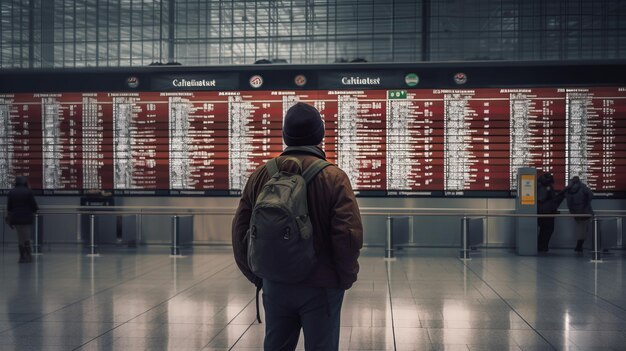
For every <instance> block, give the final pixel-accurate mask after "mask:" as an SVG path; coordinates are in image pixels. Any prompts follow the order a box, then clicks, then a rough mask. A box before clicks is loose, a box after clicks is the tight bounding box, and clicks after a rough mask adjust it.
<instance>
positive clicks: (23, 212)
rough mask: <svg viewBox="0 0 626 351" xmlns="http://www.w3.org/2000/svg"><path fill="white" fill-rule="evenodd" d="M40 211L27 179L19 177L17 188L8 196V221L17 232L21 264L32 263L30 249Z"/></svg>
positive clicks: (16, 179) (16, 181)
mask: <svg viewBox="0 0 626 351" xmlns="http://www.w3.org/2000/svg"><path fill="white" fill-rule="evenodd" d="M38 210H39V206H37V201H35V196H34V195H33V192H32V191H31V190H30V188H29V187H28V181H27V179H26V177H23V176H17V177H16V178H15V187H14V188H13V189H11V191H10V192H9V195H8V196H7V221H8V223H9V226H10V227H11V229H13V228H15V230H16V231H17V239H18V245H19V249H20V260H19V261H18V262H19V263H24V262H32V260H33V259H32V252H31V247H30V238H31V230H32V226H33V222H34V218H35V213H37V211H38Z"/></svg>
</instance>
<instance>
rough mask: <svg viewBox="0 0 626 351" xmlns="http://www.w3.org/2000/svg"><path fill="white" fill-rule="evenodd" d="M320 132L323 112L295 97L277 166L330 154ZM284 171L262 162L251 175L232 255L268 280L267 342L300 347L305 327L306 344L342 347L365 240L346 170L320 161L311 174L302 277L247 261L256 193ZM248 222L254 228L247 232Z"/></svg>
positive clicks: (288, 168)
mask: <svg viewBox="0 0 626 351" xmlns="http://www.w3.org/2000/svg"><path fill="white" fill-rule="evenodd" d="M323 138H324V124H323V122H322V119H321V116H320V113H319V112H318V111H317V110H316V109H315V108H314V107H313V106H311V105H308V104H304V103H297V104H295V105H294V106H293V107H291V108H290V109H289V110H288V111H287V113H286V115H285V119H284V122H283V140H284V142H285V144H286V145H287V148H286V149H285V150H284V152H283V153H282V155H281V156H280V157H278V158H277V159H276V162H277V165H276V167H277V169H278V170H280V171H282V172H288V173H289V174H298V171H300V172H303V174H304V173H306V172H305V171H306V170H307V169H309V167H312V166H313V165H314V164H315V163H320V161H319V160H324V159H325V158H326V155H325V153H324V151H323V150H322V149H321V147H320V145H321V142H322V140H323ZM298 163H301V168H299V166H298ZM268 165H269V163H268ZM272 168H273V167H272ZM282 172H275V173H273V174H274V176H272V174H270V172H269V171H268V166H262V167H259V168H258V169H257V170H256V171H254V173H252V175H251V176H250V178H249V179H248V182H247V184H246V186H245V188H244V190H243V194H242V197H241V200H240V202H239V206H238V208H237V211H236V213H235V217H234V219H233V228H232V229H233V230H232V243H233V251H234V256H235V261H236V263H237V265H238V267H239V269H240V270H241V272H242V273H243V274H244V275H245V276H246V277H247V278H248V280H250V282H252V283H254V284H255V285H257V289H259V288H260V287H261V286H262V288H263V306H264V309H265V340H264V349H265V350H285V351H286V350H295V348H296V345H297V344H298V339H299V336H300V331H301V330H302V331H303V333H304V346H305V349H306V350H325V351H332V350H338V349H339V331H340V328H339V325H340V315H341V305H342V303H343V298H344V293H345V291H346V290H347V289H349V288H350V287H351V286H352V284H353V283H354V282H355V281H356V280H357V274H358V272H359V263H358V260H357V259H358V257H359V252H360V249H361V247H362V244H363V227H362V222H361V215H360V212H359V207H358V204H357V202H356V198H355V195H354V192H353V191H352V187H351V184H350V179H348V176H347V175H346V173H345V172H344V171H342V170H341V169H339V167H337V166H335V165H328V166H326V167H325V168H323V169H322V170H321V171H319V172H318V173H317V175H316V176H315V177H313V178H312V180H310V182H309V183H308V186H307V193H306V198H307V201H306V202H307V203H308V212H309V218H310V220H311V224H312V238H313V247H314V253H315V257H316V264H314V265H313V268H312V270H311V271H310V273H308V274H307V275H306V276H303V277H302V280H301V281H300V282H297V283H293V284H290V283H284V282H278V281H276V280H272V279H267V278H263V279H261V278H260V277H258V276H257V275H256V274H255V273H254V272H253V271H252V265H251V263H250V261H249V258H250V257H254V255H252V256H248V254H249V251H250V250H251V246H249V241H250V240H253V239H254V240H256V239H257V237H256V236H255V234H254V233H255V232H256V231H255V228H250V223H251V219H252V218H253V217H254V216H253V213H257V217H258V216H260V215H258V213H260V212H254V211H257V208H256V207H255V203H256V201H257V198H259V194H260V193H261V194H264V193H262V190H263V189H264V188H265V185H266V183H267V182H268V181H269V180H270V177H272V179H273V178H276V177H280V173H282ZM277 179H278V178H277ZM269 189H270V190H271V189H273V188H271V186H270V188H269ZM271 191H274V190H271ZM276 191H278V190H276ZM256 223H258V222H256ZM249 229H251V232H252V234H251V235H247V234H246V233H247V232H248V230H249ZM281 233H282V232H281ZM257 235H258V234H257ZM286 235H287V234H286ZM251 237H252V238H253V239H251Z"/></svg>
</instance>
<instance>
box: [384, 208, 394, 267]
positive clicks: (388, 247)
mask: <svg viewBox="0 0 626 351" xmlns="http://www.w3.org/2000/svg"><path fill="white" fill-rule="evenodd" d="M393 251H394V249H393V217H391V216H387V235H386V236H385V258H394V252H393Z"/></svg>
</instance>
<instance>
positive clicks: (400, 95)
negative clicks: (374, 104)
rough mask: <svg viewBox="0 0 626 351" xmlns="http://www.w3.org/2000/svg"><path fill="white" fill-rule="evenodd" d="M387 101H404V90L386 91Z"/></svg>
mask: <svg viewBox="0 0 626 351" xmlns="http://www.w3.org/2000/svg"><path fill="white" fill-rule="evenodd" d="M387 99H406V90H388V91H387Z"/></svg>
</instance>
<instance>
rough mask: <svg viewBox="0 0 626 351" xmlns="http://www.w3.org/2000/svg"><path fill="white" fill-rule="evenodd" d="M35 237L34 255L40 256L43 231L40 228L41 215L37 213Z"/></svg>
mask: <svg viewBox="0 0 626 351" xmlns="http://www.w3.org/2000/svg"><path fill="white" fill-rule="evenodd" d="M34 222H35V223H34V224H35V233H34V234H35V235H34V240H33V254H35V255H40V254H41V239H42V236H41V230H40V228H39V214H37V213H35V221H34Z"/></svg>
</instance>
